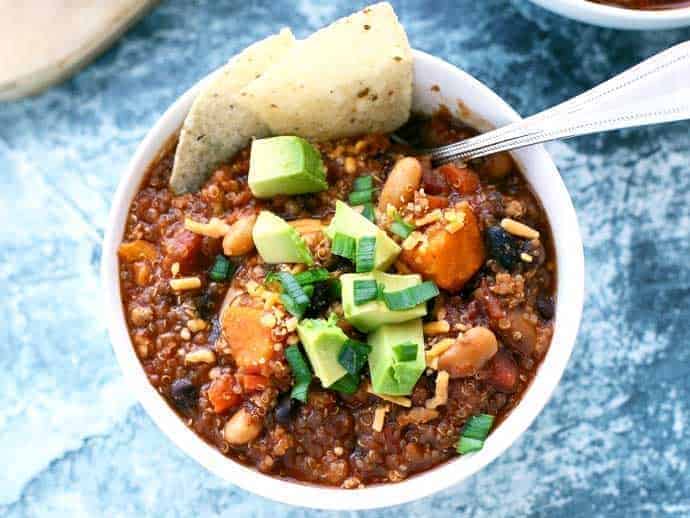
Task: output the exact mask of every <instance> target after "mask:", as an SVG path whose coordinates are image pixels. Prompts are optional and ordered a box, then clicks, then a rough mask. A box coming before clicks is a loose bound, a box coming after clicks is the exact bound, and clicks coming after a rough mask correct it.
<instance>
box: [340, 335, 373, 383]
mask: <svg viewBox="0 0 690 518" xmlns="http://www.w3.org/2000/svg"><path fill="white" fill-rule="evenodd" d="M370 352H371V346H370V345H369V344H365V343H362V342H358V341H356V340H349V339H348V340H347V341H346V342H345V344H343V347H342V349H340V353H339V354H338V363H339V364H340V365H342V367H343V368H344V369H345V370H346V371H347V372H349V373H350V374H352V375H353V376H356V375H358V374H359V371H361V370H362V367H364V364H365V363H366V362H367V357H368V356H369V353H370Z"/></svg>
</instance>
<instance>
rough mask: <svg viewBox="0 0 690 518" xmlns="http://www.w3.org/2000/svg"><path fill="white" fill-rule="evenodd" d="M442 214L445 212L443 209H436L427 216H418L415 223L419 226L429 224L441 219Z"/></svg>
mask: <svg viewBox="0 0 690 518" xmlns="http://www.w3.org/2000/svg"><path fill="white" fill-rule="evenodd" d="M442 216H443V213H442V212H441V209H434V210H432V211H431V212H429V213H428V214H426V215H425V216H422V217H421V218H418V219H417V220H416V221H415V224H416V225H417V226H418V227H423V226H424V225H428V224H429V223H435V222H436V221H438V220H440V219H441V217H442Z"/></svg>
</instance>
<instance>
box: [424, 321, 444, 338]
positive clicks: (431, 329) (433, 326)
mask: <svg viewBox="0 0 690 518" xmlns="http://www.w3.org/2000/svg"><path fill="white" fill-rule="evenodd" d="M448 331H450V324H449V323H448V322H447V321H446V320H436V321H435V322H428V323H426V324H424V334H425V335H429V336H436V335H442V334H445V333H447V332H448Z"/></svg>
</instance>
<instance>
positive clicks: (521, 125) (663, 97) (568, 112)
mask: <svg viewBox="0 0 690 518" xmlns="http://www.w3.org/2000/svg"><path fill="white" fill-rule="evenodd" d="M684 119H690V41H688V42H685V43H681V44H679V45H676V46H675V47H671V48H670V49H668V50H665V51H663V52H661V53H659V54H657V55H655V56H653V57H651V58H649V59H647V60H645V61H643V62H642V63H640V64H639V65H636V66H634V67H632V68H630V69H628V70H626V71H625V72H623V73H622V74H619V75H617V76H615V77H614V78H612V79H609V80H608V81H606V82H604V83H602V84H600V85H599V86H596V87H594V88H592V89H591V90H588V91H587V92H585V93H583V94H580V95H578V96H577V97H574V98H572V99H570V100H569V101H565V102H563V103H561V104H558V105H557V106H554V107H553V108H549V109H548V110H545V111H542V112H540V113H537V114H535V115H532V116H531V117H528V118H526V119H523V120H521V121H518V122H515V123H513V124H509V125H507V126H503V127H501V128H498V129H496V130H493V131H489V132H488V133H483V134H482V135H478V136H476V137H472V138H469V139H467V140H463V141H461V142H456V143H454V144H449V145H447V146H441V147H437V148H433V149H427V150H425V154H430V155H431V159H432V162H433V163H434V165H441V164H444V163H446V162H450V161H453V160H470V159H472V158H479V157H483V156H486V155H490V154H493V153H498V152H500V151H508V150H511V149H518V148H521V147H525V146H530V145H532V144H540V143H542V142H548V141H551V140H556V139H565V138H570V137H576V136H578V135H587V134H590V133H597V132H602V131H610V130H615V129H622V128H631V127H635V126H645V125H648V124H658V123H661V122H673V121H679V120H684Z"/></svg>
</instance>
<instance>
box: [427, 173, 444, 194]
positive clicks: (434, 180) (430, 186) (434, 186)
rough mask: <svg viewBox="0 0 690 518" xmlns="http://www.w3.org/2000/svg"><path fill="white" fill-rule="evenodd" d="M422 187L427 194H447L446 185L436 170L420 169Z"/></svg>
mask: <svg viewBox="0 0 690 518" xmlns="http://www.w3.org/2000/svg"><path fill="white" fill-rule="evenodd" d="M422 187H424V192H425V193H427V194H448V183H447V182H446V179H445V178H444V177H443V176H442V175H441V173H439V172H438V169H431V168H426V167H424V168H422Z"/></svg>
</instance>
